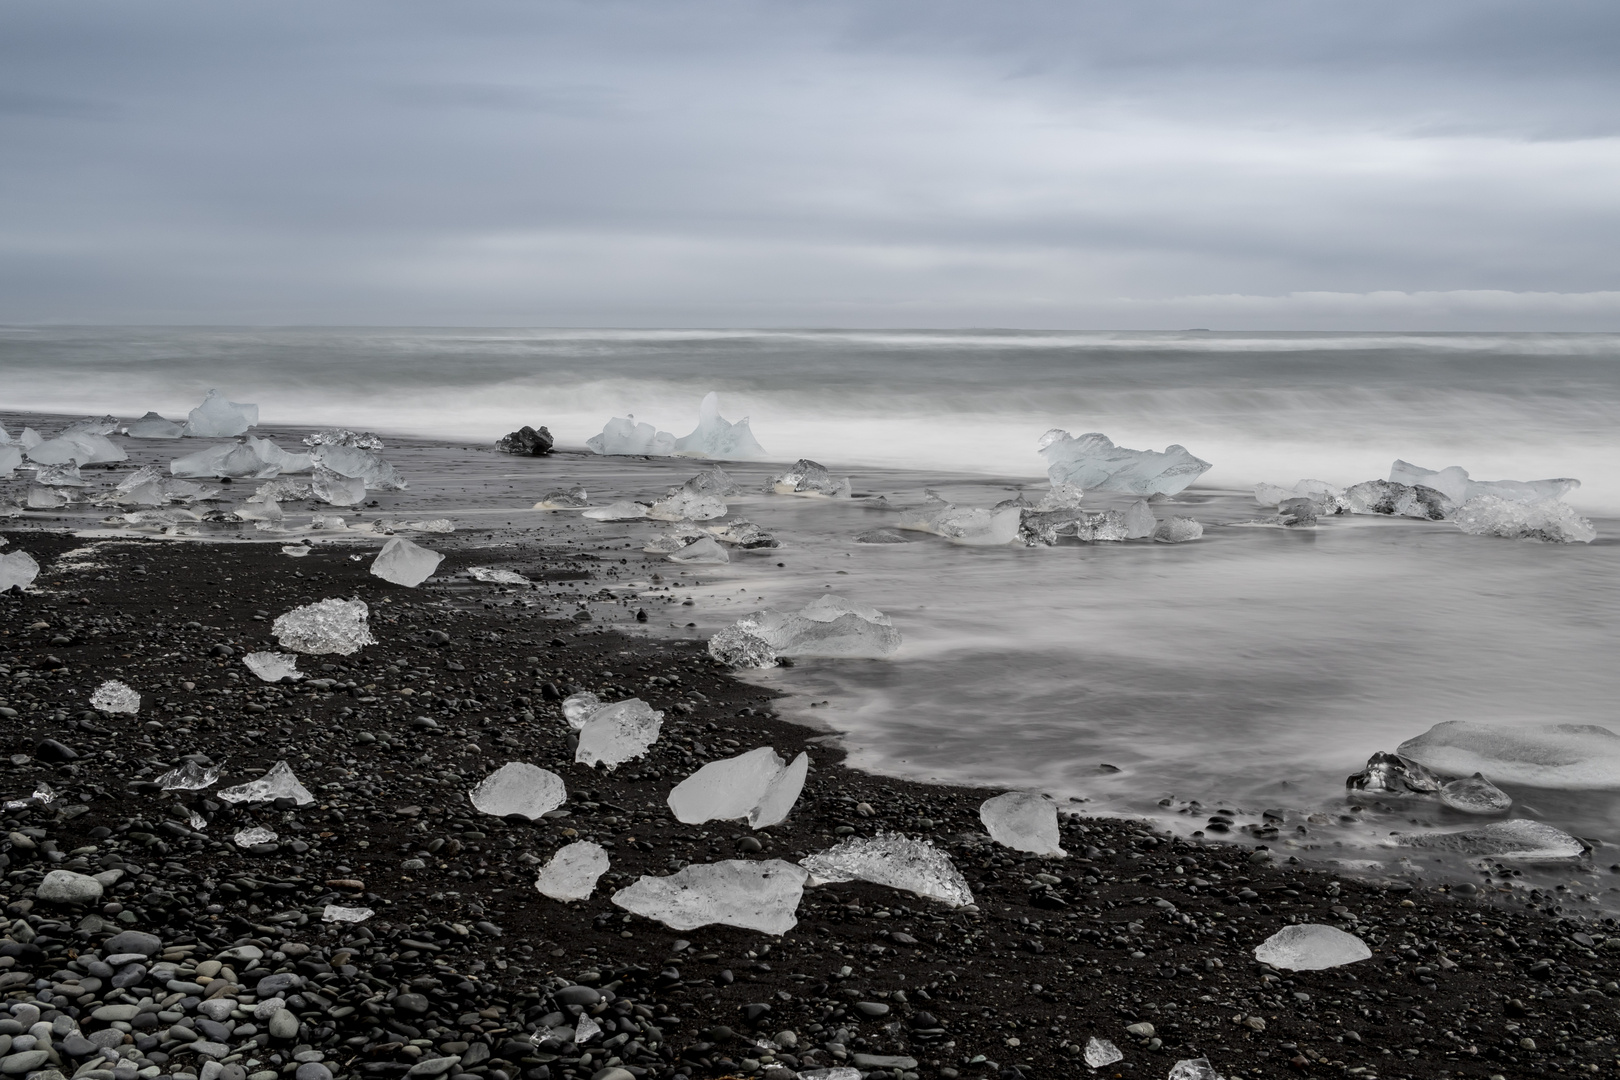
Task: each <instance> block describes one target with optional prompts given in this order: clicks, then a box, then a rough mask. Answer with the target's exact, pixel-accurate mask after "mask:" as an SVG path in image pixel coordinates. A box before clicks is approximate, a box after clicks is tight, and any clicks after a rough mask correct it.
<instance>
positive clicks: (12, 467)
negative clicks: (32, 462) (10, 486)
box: [0, 446, 22, 480]
mask: <svg viewBox="0 0 1620 1080" xmlns="http://www.w3.org/2000/svg"><path fill="white" fill-rule="evenodd" d="M21 464H22V450H21V449H19V448H18V447H15V446H0V480H10V479H11V477H12V474H13V473H14V472H15V471H16V469H17V467H18V466H20V465H21Z"/></svg>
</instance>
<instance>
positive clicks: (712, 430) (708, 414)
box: [674, 391, 766, 461]
mask: <svg viewBox="0 0 1620 1080" xmlns="http://www.w3.org/2000/svg"><path fill="white" fill-rule="evenodd" d="M674 453H675V454H676V456H678V457H706V458H723V459H725V460H728V461H760V460H763V459H764V458H765V456H766V455H765V448H764V447H763V446H761V445H759V443H758V442H757V441H755V439H754V433H753V431H751V430H750V429H749V427H748V417H746V416H745V417H743V418H742V419H741V420H738V421H737V422H736V423H735V424H733V423H731V422H729V421H727V420H726V419H725V418H724V417H722V416H721V415H720V395H719V394H717V393H714V392H713V391H710V392H709V393H707V394H705V395H704V397H703V403H702V404H701V405H699V406H698V426H697V429H696V430H695V431H693V432H692V434H690V435H688V436H686V437H685V438H682V439H676V440H675V447H674Z"/></svg>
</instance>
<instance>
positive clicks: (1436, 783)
mask: <svg viewBox="0 0 1620 1080" xmlns="http://www.w3.org/2000/svg"><path fill="white" fill-rule="evenodd" d="M1441 783H1442V781H1441V779H1440V778H1439V777H1438V776H1436V775H1434V774H1433V773H1432V772H1430V771H1429V770H1428V769H1425V768H1424V767H1423V766H1422V765H1421V764H1419V763H1417V762H1415V761H1407V760H1405V759H1404V758H1402V757H1401V756H1400V755H1399V754H1386V753H1383V752H1379V753H1376V754H1374V755H1373V756H1372V757H1370V758H1368V759H1367V767H1366V768H1364V769H1362V770H1361V771H1360V772H1358V773H1353V774H1351V775H1350V776H1349V777H1348V778H1347V779H1346V780H1345V782H1344V786H1345V787H1347V788H1349V789H1351V790H1352V791H1382V792H1389V793H1390V794H1394V795H1405V794H1409V793H1410V794H1414V795H1433V794H1435V793H1437V792H1438V791H1439V790H1440V785H1441Z"/></svg>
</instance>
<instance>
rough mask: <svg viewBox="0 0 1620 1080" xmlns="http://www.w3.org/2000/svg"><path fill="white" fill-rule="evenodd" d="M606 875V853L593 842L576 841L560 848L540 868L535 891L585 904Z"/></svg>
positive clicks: (557, 898)
mask: <svg viewBox="0 0 1620 1080" xmlns="http://www.w3.org/2000/svg"><path fill="white" fill-rule="evenodd" d="M607 871H608V853H607V849H606V848H604V847H603V846H602V845H601V844H598V843H595V842H594V841H591V840H576V841H574V842H573V843H572V844H568V845H567V846H565V847H562V848H559V849H558V851H557V854H555V855H553V856H552V857H551V861H550V862H548V863H546V865H544V866H542V867H541V868H540V876H539V877H537V878H535V879H534V887H535V888H536V889H537V890H539V892H540V894H541V895H542V896H549V897H551V899H553V900H585V899H587V898H589V897H590V895H591V893H593V892H595V891H596V882H597V880H598V879H599V878H600V877H601V876H602V875H603V874H605V873H607Z"/></svg>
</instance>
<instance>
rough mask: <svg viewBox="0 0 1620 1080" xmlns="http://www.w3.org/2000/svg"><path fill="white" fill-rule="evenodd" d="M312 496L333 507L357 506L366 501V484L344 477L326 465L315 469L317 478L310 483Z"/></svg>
mask: <svg viewBox="0 0 1620 1080" xmlns="http://www.w3.org/2000/svg"><path fill="white" fill-rule="evenodd" d="M309 490H310V494H312V495H314V496H315V498H317V499H319V500H321V502H323V503H327V504H329V505H331V506H355V505H358V504H359V503H362V502H364V501H365V499H366V482H365V481H364V480H361V479H359V478H358V477H353V476H343V475H341V474H339V473H335V472H333V471H332V470H331V469H328V468H327V467H326V466H324V465H317V466H316V467H315V478H314V479H313V480H311V481H310V485H309Z"/></svg>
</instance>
